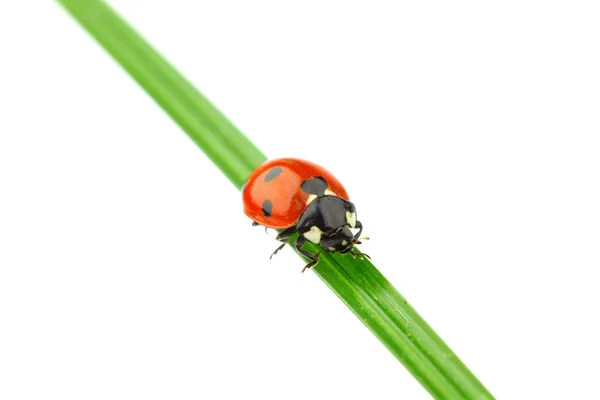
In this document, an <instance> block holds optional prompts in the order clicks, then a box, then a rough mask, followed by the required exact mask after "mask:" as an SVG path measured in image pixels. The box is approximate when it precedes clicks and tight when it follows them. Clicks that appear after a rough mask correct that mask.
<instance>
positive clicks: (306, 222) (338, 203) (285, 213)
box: [242, 158, 369, 272]
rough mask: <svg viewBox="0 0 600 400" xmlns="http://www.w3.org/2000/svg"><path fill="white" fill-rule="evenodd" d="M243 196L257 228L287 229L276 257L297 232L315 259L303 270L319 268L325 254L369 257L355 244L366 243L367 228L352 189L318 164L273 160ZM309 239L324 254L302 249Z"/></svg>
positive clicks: (261, 168)
mask: <svg viewBox="0 0 600 400" xmlns="http://www.w3.org/2000/svg"><path fill="white" fill-rule="evenodd" d="M242 196H243V202H244V213H245V214H246V215H247V216H248V217H250V219H252V221H253V223H252V224H253V225H262V226H264V227H266V228H273V229H283V231H281V232H280V233H279V234H278V235H277V240H279V241H280V242H282V244H281V246H279V247H278V248H277V249H276V250H275V251H274V252H273V254H272V255H271V257H272V256H273V255H275V254H277V252H278V251H279V250H281V249H282V248H283V247H284V246H285V245H286V244H287V243H288V241H289V239H290V238H291V236H293V235H294V234H295V233H296V232H297V233H298V234H299V235H298V240H297V241H296V249H297V250H298V251H299V252H300V253H301V254H303V255H304V256H306V257H308V258H309V259H310V260H312V261H311V262H310V263H309V264H307V265H306V266H305V267H304V269H303V270H302V272H304V271H305V270H306V269H308V268H311V267H314V266H315V265H317V263H318V262H319V255H320V254H321V252H323V251H324V252H328V253H335V252H339V253H349V254H351V255H352V256H353V257H360V258H362V257H367V258H369V256H368V255H366V254H364V253H360V252H356V251H353V248H354V245H356V244H360V243H361V242H360V239H359V238H360V234H361V232H362V229H363V227H362V224H361V223H360V221H358V220H357V219H356V208H355V207H354V204H352V202H350V199H349V197H348V193H347V192H346V189H344V187H343V186H342V184H341V183H340V182H339V181H338V180H337V178H336V177H335V176H333V175H332V174H331V173H330V172H329V171H327V170H326V169H325V168H323V167H321V166H319V165H317V164H314V163H312V162H309V161H305V160H300V159H297V158H279V159H274V160H270V161H267V162H265V163H263V164H262V165H260V166H259V167H258V168H257V169H256V170H255V171H254V172H252V174H251V175H250V177H249V178H248V181H247V182H246V184H245V185H244V188H243V189H242ZM351 229H358V232H357V233H356V234H354V233H352V231H351ZM364 239H367V238H364ZM307 241H308V242H312V243H315V244H319V245H321V247H322V250H321V251H319V252H318V253H316V254H313V253H311V252H309V251H307V250H304V249H302V246H303V245H304V244H305V243H306V242H307Z"/></svg>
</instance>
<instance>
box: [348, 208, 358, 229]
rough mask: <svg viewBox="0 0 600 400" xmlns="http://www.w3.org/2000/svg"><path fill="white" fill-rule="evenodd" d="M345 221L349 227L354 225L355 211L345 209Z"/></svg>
mask: <svg viewBox="0 0 600 400" xmlns="http://www.w3.org/2000/svg"><path fill="white" fill-rule="evenodd" d="M346 222H347V223H348V225H350V227H351V228H355V227H356V213H353V212H350V211H346Z"/></svg>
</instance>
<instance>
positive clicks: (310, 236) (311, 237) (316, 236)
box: [302, 226, 323, 244]
mask: <svg viewBox="0 0 600 400" xmlns="http://www.w3.org/2000/svg"><path fill="white" fill-rule="evenodd" d="M302 235H303V236H304V237H305V238H306V239H307V240H308V241H310V242H312V243H314V244H319V243H321V236H323V231H321V230H320V229H319V228H318V227H316V226H311V227H310V231H308V232H304V233H303V234H302Z"/></svg>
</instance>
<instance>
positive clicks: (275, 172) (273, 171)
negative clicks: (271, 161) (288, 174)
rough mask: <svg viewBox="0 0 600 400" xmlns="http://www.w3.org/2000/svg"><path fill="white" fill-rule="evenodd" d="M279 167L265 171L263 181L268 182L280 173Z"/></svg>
mask: <svg viewBox="0 0 600 400" xmlns="http://www.w3.org/2000/svg"><path fill="white" fill-rule="evenodd" d="M281 171H282V169H281V167H273V168H271V169H270V170H269V172H267V175H265V182H269V181H271V180H273V179H275V178H277V177H278V176H279V175H280V174H281Z"/></svg>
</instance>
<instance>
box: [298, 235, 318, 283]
mask: <svg viewBox="0 0 600 400" xmlns="http://www.w3.org/2000/svg"><path fill="white" fill-rule="evenodd" d="M304 243H306V238H305V237H304V236H302V235H300V236H298V240H296V250H298V251H299V252H300V254H302V255H303V256H305V257H308V258H310V259H311V260H312V262H310V263H308V264H306V266H305V267H304V268H302V271H301V273H302V274H303V273H304V271H306V270H307V269H310V268H312V267H314V266H315V265H317V264H318V263H319V254H321V252H320V251H319V252H318V253H316V254H313V253H311V252H309V251H307V250H303V249H302V246H304Z"/></svg>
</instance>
